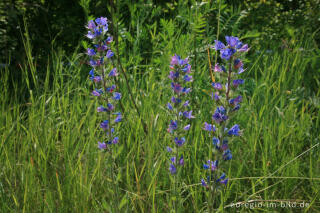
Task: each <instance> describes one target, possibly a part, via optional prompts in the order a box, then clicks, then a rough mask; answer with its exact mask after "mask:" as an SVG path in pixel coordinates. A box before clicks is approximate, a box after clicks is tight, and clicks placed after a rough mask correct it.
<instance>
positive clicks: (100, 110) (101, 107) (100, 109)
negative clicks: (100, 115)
mask: <svg viewBox="0 0 320 213" xmlns="http://www.w3.org/2000/svg"><path fill="white" fill-rule="evenodd" d="M106 111H107V108H104V107H103V106H99V107H98V108H97V112H106Z"/></svg>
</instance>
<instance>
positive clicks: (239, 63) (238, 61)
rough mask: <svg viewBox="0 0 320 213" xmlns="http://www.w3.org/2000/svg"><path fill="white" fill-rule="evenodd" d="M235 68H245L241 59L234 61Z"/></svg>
mask: <svg viewBox="0 0 320 213" xmlns="http://www.w3.org/2000/svg"><path fill="white" fill-rule="evenodd" d="M233 66H234V68H235V69H239V68H240V67H242V66H243V63H242V61H241V60H240V59H238V58H237V59H235V60H234V63H233Z"/></svg>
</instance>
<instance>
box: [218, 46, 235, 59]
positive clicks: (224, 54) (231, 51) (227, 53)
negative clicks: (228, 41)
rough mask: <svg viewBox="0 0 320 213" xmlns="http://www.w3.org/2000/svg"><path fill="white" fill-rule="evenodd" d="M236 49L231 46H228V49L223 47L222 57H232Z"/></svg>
mask: <svg viewBox="0 0 320 213" xmlns="http://www.w3.org/2000/svg"><path fill="white" fill-rule="evenodd" d="M235 52H236V51H235V50H234V49H230V48H226V49H222V50H221V51H220V54H221V58H222V59H225V60H229V59H230V57H231V56H232V55H233V54H234V53H235Z"/></svg>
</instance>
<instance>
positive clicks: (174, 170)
mask: <svg viewBox="0 0 320 213" xmlns="http://www.w3.org/2000/svg"><path fill="white" fill-rule="evenodd" d="M169 171H170V173H171V174H172V175H173V174H176V173H177V168H176V167H175V166H174V165H173V164H170V167H169Z"/></svg>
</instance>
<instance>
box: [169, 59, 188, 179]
mask: <svg viewBox="0 0 320 213" xmlns="http://www.w3.org/2000/svg"><path fill="white" fill-rule="evenodd" d="M170 70H171V71H170V74H169V76H168V77H169V79H171V89H172V91H173V96H172V97H171V101H170V102H169V103H168V104H167V108H168V110H169V111H170V114H171V115H172V119H171V121H170V123H169V127H168V132H169V133H170V134H171V135H172V139H173V141H174V143H175V148H174V149H172V148H171V147H169V146H168V147H167V151H168V152H169V153H171V154H172V155H174V156H172V157H171V158H170V167H169V171H170V173H171V174H175V173H176V172H177V166H183V165H184V158H183V154H181V155H180V156H179V149H180V148H181V147H182V146H183V145H184V144H185V143H186V139H185V137H184V136H183V135H184V134H185V132H186V131H188V130H189V129H190V123H189V121H190V119H192V118H194V116H193V115H192V110H188V108H189V105H190V102H189V100H188V99H187V98H188V94H189V93H190V91H191V88H188V87H186V86H185V85H187V84H188V83H189V82H192V80H193V79H192V76H191V75H190V73H191V65H190V64H189V60H188V58H185V59H182V58H181V57H180V56H178V55H174V56H173V57H172V58H171V62H170ZM178 158H179V160H178Z"/></svg>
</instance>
